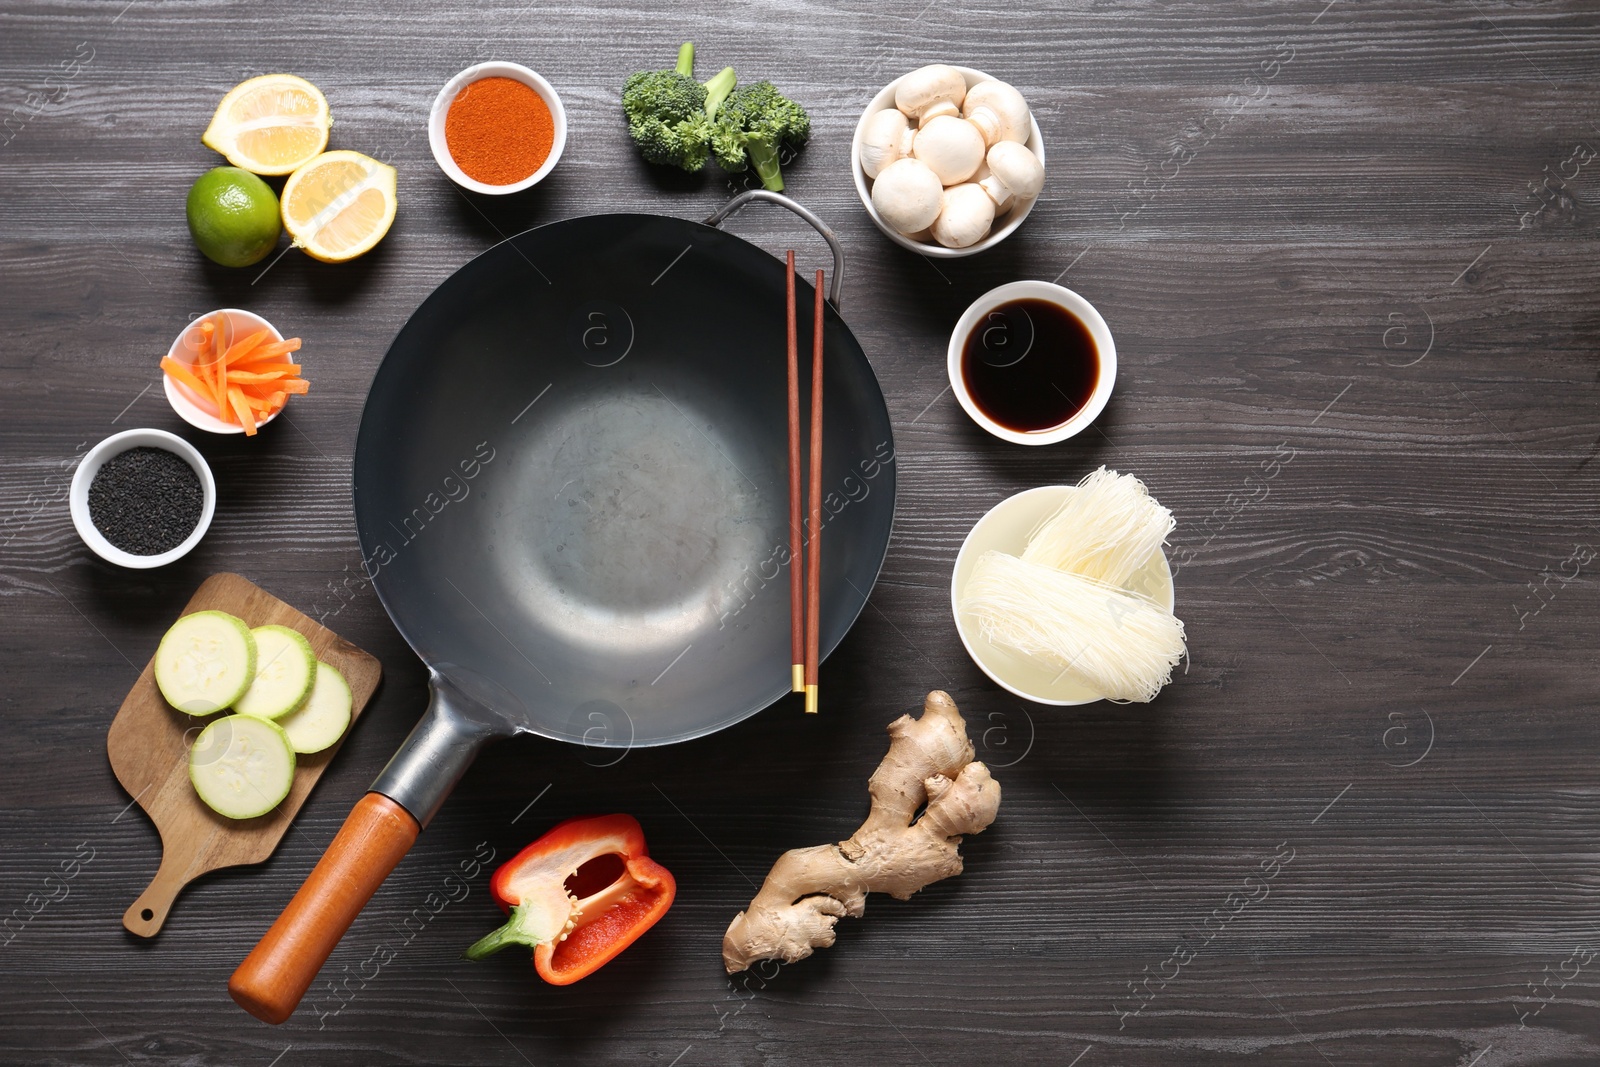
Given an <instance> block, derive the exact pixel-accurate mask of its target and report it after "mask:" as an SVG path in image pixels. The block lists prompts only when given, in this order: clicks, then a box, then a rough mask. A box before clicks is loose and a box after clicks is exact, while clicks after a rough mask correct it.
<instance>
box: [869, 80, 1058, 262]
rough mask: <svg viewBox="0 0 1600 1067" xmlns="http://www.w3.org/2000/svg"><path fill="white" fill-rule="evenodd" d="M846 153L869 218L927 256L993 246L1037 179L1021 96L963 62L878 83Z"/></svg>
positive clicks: (1026, 208) (1035, 191)
mask: <svg viewBox="0 0 1600 1067" xmlns="http://www.w3.org/2000/svg"><path fill="white" fill-rule="evenodd" d="M850 157H851V169H852V171H853V172H854V174H855V179H856V192H857V193H859V194H860V195H861V203H862V205H863V206H864V207H866V209H867V214H868V215H870V216H872V221H873V223H874V224H875V225H876V226H877V227H878V229H880V230H882V231H883V232H884V234H885V235H887V236H888V237H889V239H890V240H892V241H894V242H895V243H896V244H899V245H903V246H904V247H906V248H909V249H911V250H912V251H913V252H920V253H922V254H923V255H927V256H939V257H944V258H954V257H956V256H970V255H972V254H973V253H975V252H982V251H983V250H984V249H986V248H992V247H994V246H995V245H997V244H999V243H1000V242H1001V241H1004V240H1005V239H1006V238H1007V237H1009V236H1010V235H1011V233H1012V231H1014V230H1015V229H1016V228H1017V227H1018V226H1020V225H1022V220H1023V219H1025V218H1027V217H1028V212H1030V211H1032V210H1033V205H1034V203H1035V202H1036V201H1037V200H1038V198H1039V192H1040V190H1041V189H1043V187H1044V138H1043V137H1042V136H1041V135H1040V133H1039V124H1038V123H1037V122H1035V121H1034V120H1033V115H1032V113H1031V112H1030V111H1029V110H1028V104H1027V102H1026V101H1025V100H1023V98H1022V94H1021V93H1019V92H1017V90H1016V89H1014V88H1013V87H1012V86H1010V85H1008V84H1007V83H1005V82H1003V81H1000V80H999V79H998V78H993V77H990V76H989V75H988V74H985V73H984V72H983V71H981V70H973V69H972V68H971V67H955V66H950V65H948V64H944V63H934V64H930V65H929V66H926V67H921V68H918V69H917V70H914V71H912V72H911V73H910V74H906V75H904V76H902V77H900V78H897V79H895V80H894V81H892V82H890V83H889V84H888V85H886V86H884V88H883V90H882V91H881V92H879V93H878V95H877V96H875V97H873V98H872V103H871V104H869V105H868V106H867V110H866V112H865V113H863V114H862V116H861V121H860V122H859V123H857V124H856V135H855V142H854V144H853V146H852V148H851V153H850Z"/></svg>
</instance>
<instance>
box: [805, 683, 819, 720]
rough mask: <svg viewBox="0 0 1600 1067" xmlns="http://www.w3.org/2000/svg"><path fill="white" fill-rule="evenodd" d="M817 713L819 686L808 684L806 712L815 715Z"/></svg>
mask: <svg viewBox="0 0 1600 1067" xmlns="http://www.w3.org/2000/svg"><path fill="white" fill-rule="evenodd" d="M816 713H817V687H816V686H814V685H808V686H806V714H807V715H815V714H816Z"/></svg>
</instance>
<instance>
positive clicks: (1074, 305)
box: [945, 281, 1117, 445]
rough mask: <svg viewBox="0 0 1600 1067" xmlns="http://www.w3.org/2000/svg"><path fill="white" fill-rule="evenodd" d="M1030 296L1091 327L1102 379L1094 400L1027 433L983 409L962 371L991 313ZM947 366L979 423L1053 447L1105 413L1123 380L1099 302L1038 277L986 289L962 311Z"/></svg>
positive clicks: (1014, 438)
mask: <svg viewBox="0 0 1600 1067" xmlns="http://www.w3.org/2000/svg"><path fill="white" fill-rule="evenodd" d="M1027 299H1033V300H1046V301H1049V302H1050V303H1052V304H1055V305H1057V306H1059V307H1062V308H1065V309H1066V310H1067V311H1069V312H1071V313H1072V314H1073V315H1075V316H1077V318H1078V320H1079V321H1080V322H1082V323H1083V324H1084V325H1085V326H1087V327H1088V328H1089V336H1090V337H1092V338H1094V346H1095V348H1096V349H1097V350H1098V352H1099V354H1100V377H1099V379H1098V380H1096V382H1095V385H1094V392H1092V393H1090V394H1089V399H1088V401H1087V402H1086V403H1085V404H1084V405H1083V407H1081V408H1079V409H1078V410H1077V411H1076V412H1075V413H1074V414H1073V416H1072V417H1071V418H1070V419H1068V420H1067V421H1066V422H1064V423H1062V424H1061V425H1059V426H1052V427H1051V428H1050V429H1048V430H1035V431H1031V432H1027V433H1024V432H1021V431H1019V430H1013V429H1010V428H1009V427H1006V426H1002V425H1000V424H999V423H998V422H996V421H994V420H993V419H991V418H990V417H989V416H988V415H986V414H985V413H984V411H983V409H982V408H980V407H978V405H977V402H976V401H974V400H973V399H972V393H971V392H970V391H969V390H968V389H967V383H966V380H965V378H964V377H963V376H962V374H961V350H962V349H963V348H964V347H966V343H967V336H968V335H969V334H970V333H972V331H973V330H974V329H976V328H977V326H978V324H979V323H980V322H982V321H983V320H984V317H985V316H987V315H988V314H989V312H991V311H993V310H994V309H995V308H997V307H999V306H1000V305H1001V304H1004V303H1007V302H1009V301H1012V300H1027ZM1031 355H1032V353H1028V354H1027V355H1026V356H1024V357H1023V358H1028V357H1029V356H1031ZM1040 358H1048V354H1047V353H1040ZM945 369H946V371H947V373H948V374H949V375H950V389H951V391H952V392H954V393H955V395H956V400H958V401H959V402H960V403H961V406H962V408H963V409H965V410H966V413H967V414H968V415H970V416H972V421H973V422H976V423H977V424H978V425H979V426H982V427H983V428H984V429H985V430H988V431H989V432H990V433H992V434H994V435H995V436H996V437H998V438H1000V439H1001V440H1002V441H1010V442H1011V443H1012V444H1018V445H1053V444H1055V443H1056V442H1058V441H1065V440H1066V439H1067V438H1069V437H1073V436H1075V435H1076V434H1078V433H1080V432H1082V431H1083V430H1084V429H1086V428H1087V427H1088V426H1089V424H1090V423H1092V422H1093V421H1094V420H1095V419H1096V418H1098V417H1099V415H1100V412H1102V411H1104V410H1105V407H1106V402H1107V401H1109V400H1110V399H1111V389H1112V387H1113V386H1114V385H1115V384H1116V381H1117V345H1116V342H1115V341H1114V340H1112V338H1111V327H1109V326H1107V325H1106V320H1105V319H1103V318H1101V317H1100V312H1098V311H1096V310H1095V308H1094V305H1093V304H1091V303H1089V301H1087V300H1085V299H1084V298H1083V297H1081V296H1079V295H1078V294H1077V293H1075V292H1073V291H1072V290H1071V289H1068V288H1067V287H1066V286H1064V285H1055V284H1053V283H1051V282H1038V281H1021V282H1007V283H1006V284H1005V285H1002V286H999V287H997V288H994V289H990V290H989V291H988V292H987V293H984V294H983V295H982V296H980V297H979V298H978V299H976V300H974V301H973V302H972V306H971V307H969V308H967V310H966V311H965V312H963V313H962V315H961V318H960V319H959V320H958V321H957V322H956V328H955V329H954V330H953V331H952V332H951V334H950V346H949V349H948V350H947V351H946V353H945Z"/></svg>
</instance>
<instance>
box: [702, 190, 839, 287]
mask: <svg viewBox="0 0 1600 1067" xmlns="http://www.w3.org/2000/svg"><path fill="white" fill-rule="evenodd" d="M752 200H766V201H769V202H770V203H774V204H777V205H778V206H779V207H782V208H788V209H789V210H790V211H792V212H794V213H795V214H796V215H799V216H800V217H801V218H802V219H804V220H805V221H806V222H808V223H810V224H811V228H812V229H813V230H816V231H817V232H818V233H819V234H821V235H822V239H823V240H824V241H826V242H828V247H829V248H830V249H832V251H833V282H832V284H830V285H829V286H828V300H829V302H830V303H832V304H833V306H834V307H835V308H838V306H839V293H840V292H841V291H842V289H843V286H844V249H843V248H842V247H840V245H839V239H838V238H837V237H835V236H834V235H833V230H831V229H829V228H828V224H827V223H825V222H823V221H822V220H821V219H819V218H817V216H816V215H815V214H813V213H812V211H811V209H810V208H807V207H802V206H801V205H800V203H799V202H797V201H794V200H791V199H789V198H788V197H787V196H784V195H782V194H781V193H774V192H770V191H768V190H766V189H747V190H745V191H744V192H742V193H740V194H739V195H738V196H736V197H734V198H733V199H732V200H729V201H728V202H727V203H726V204H723V205H722V207H720V208H718V209H717V210H716V211H715V212H713V213H712V214H711V215H708V216H707V217H706V225H707V226H718V227H720V226H721V225H722V223H723V221H724V220H725V219H727V218H728V217H729V216H730V215H732V214H733V213H734V212H736V211H738V210H739V209H740V208H742V207H744V206H745V205H746V204H748V203H750V202H751V201H752Z"/></svg>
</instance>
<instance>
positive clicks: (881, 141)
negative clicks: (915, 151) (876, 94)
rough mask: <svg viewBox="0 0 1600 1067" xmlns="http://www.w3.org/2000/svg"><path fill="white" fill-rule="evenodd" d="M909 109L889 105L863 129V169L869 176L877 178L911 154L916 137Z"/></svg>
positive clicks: (869, 120)
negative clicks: (907, 113) (908, 115)
mask: <svg viewBox="0 0 1600 1067" xmlns="http://www.w3.org/2000/svg"><path fill="white" fill-rule="evenodd" d="M916 136H917V134H916V131H915V130H913V129H912V128H911V123H910V121H909V120H907V118H906V116H905V112H903V111H901V110H900V109H899V108H893V107H886V108H884V109H883V110H882V111H880V112H878V113H877V114H876V115H874V116H872V117H871V118H870V119H868V120H867V125H866V128H865V129H863V130H862V131H861V169H862V170H863V171H864V172H865V173H866V175H867V177H869V178H876V177H877V176H878V172H879V171H881V170H883V168H884V167H887V166H888V165H889V164H891V163H893V162H894V161H895V160H897V159H900V158H901V157H903V156H909V155H910V154H911V143H912V141H913V140H914V139H915V138H916Z"/></svg>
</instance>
